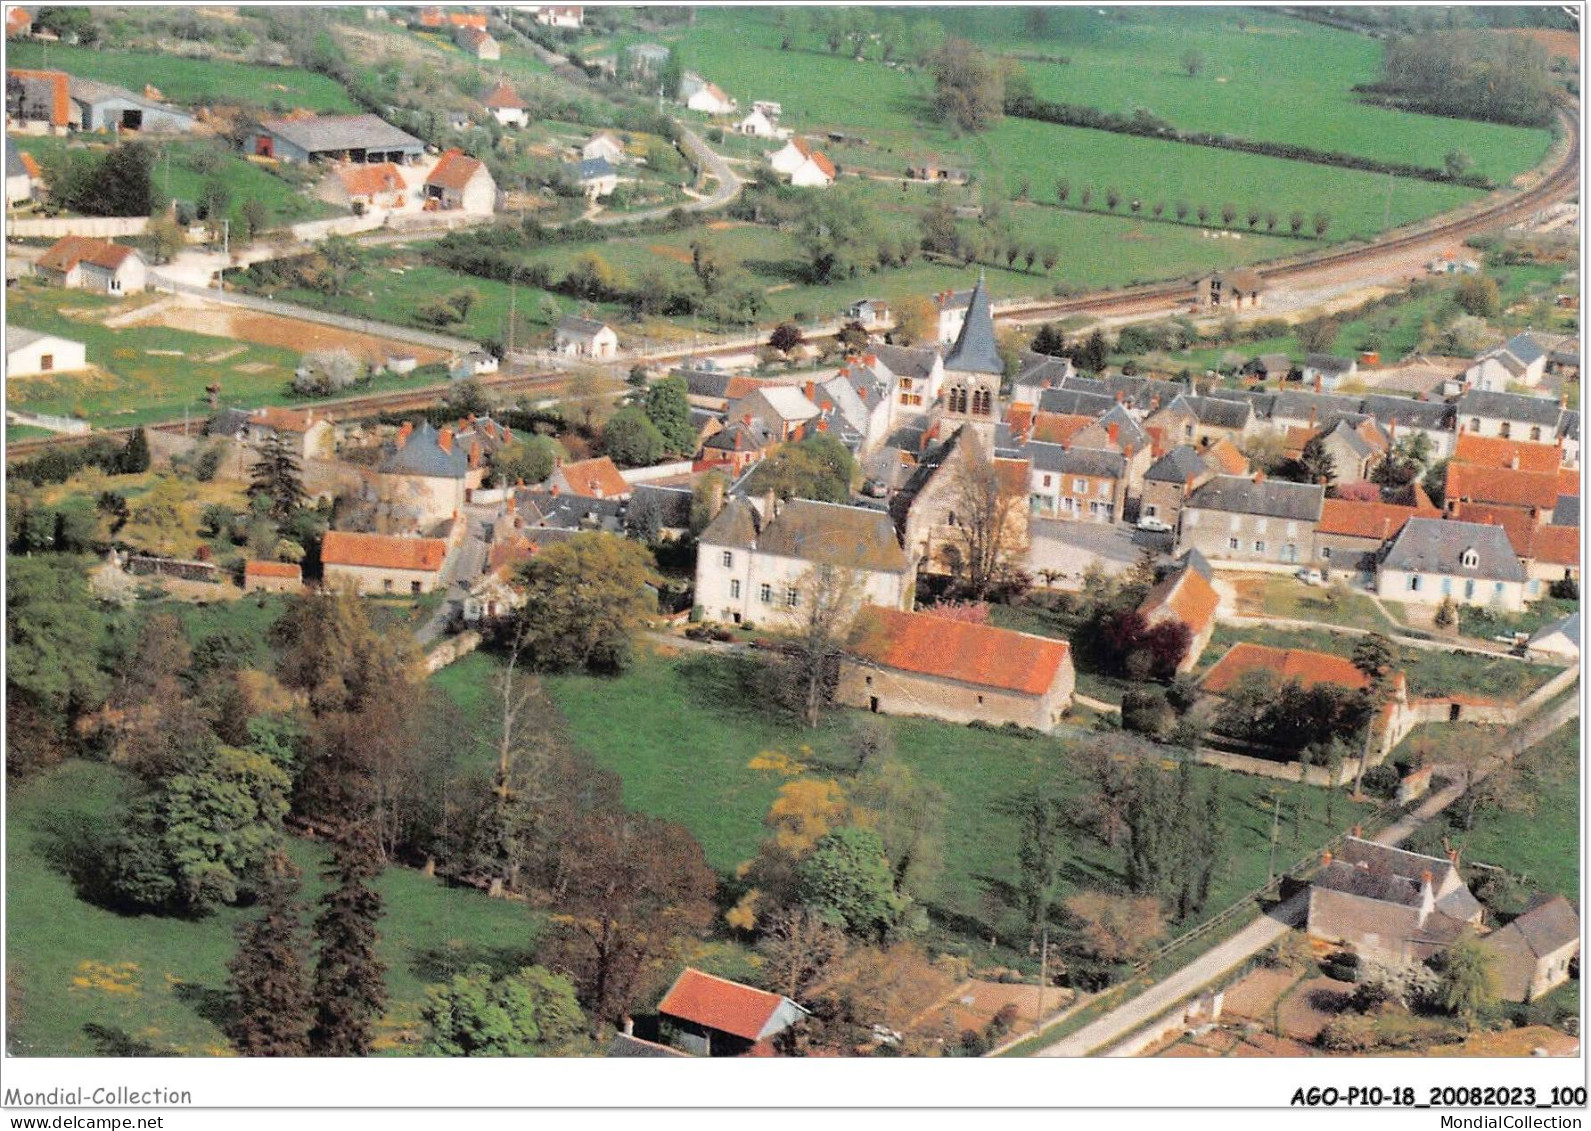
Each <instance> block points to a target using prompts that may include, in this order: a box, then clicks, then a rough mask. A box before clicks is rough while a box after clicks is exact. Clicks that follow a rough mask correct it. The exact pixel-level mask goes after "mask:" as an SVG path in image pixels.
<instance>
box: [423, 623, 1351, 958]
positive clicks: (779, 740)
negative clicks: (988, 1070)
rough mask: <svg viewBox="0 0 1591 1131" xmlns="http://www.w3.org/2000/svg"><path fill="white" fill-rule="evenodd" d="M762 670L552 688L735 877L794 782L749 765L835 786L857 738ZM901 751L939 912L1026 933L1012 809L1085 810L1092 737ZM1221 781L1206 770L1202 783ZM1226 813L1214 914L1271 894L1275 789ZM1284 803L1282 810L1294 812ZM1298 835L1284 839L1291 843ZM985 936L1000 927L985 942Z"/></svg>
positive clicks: (1232, 784)
mask: <svg viewBox="0 0 1591 1131" xmlns="http://www.w3.org/2000/svg"><path fill="white" fill-rule="evenodd" d="M493 663H494V661H493V660H492V659H491V658H490V657H488V656H485V655H482V654H480V653H476V654H475V655H472V656H470V657H467V658H466V659H464V660H462V661H460V662H459V663H457V664H455V665H453V666H452V667H451V668H449V669H447V675H446V677H445V682H444V683H443V686H444V687H445V688H446V689H447V690H449V691H450V692H451V693H453V694H454V695H455V697H457V698H459V700H460V702H461V704H466V705H467V703H468V698H467V693H466V694H460V690H461V688H469V687H472V686H475V687H478V686H479V685H480V684H482V683H483V682H484V680H485V679H486V678H487V676H488V675H489V673H490V671H491V670H492V665H493ZM759 663H760V661H755V660H734V659H726V658H724V657H720V656H701V655H691V656H686V657H682V658H665V657H662V656H658V655H655V654H651V653H643V654H642V656H641V657H639V659H638V661H637V663H636V664H635V666H634V667H633V668H632V669H631V670H629V671H628V672H626V673H625V674H624V675H623V676H621V677H619V678H616V679H595V678H589V677H583V676H560V677H556V678H551V679H548V680H547V681H546V686H547V690H548V692H549V693H550V694H551V696H552V698H553V700H554V701H555V702H556V703H557V704H558V706H559V707H560V708H561V710H562V712H563V715H564V718H565V720H566V721H567V723H568V726H569V732H570V734H571V735H572V737H573V738H574V740H575V742H576V743H577V744H578V745H579V746H580V748H581V749H583V750H584V751H585V752H586V753H587V754H589V755H590V756H591V757H592V758H593V759H594V760H595V761H596V762H597V763H598V764H600V765H602V766H603V767H605V768H607V769H610V770H613V771H615V772H616V773H618V774H619V775H620V776H621V777H622V779H623V781H624V802H625V804H626V805H629V806H632V807H634V808H636V809H639V810H641V811H643V812H648V813H655V814H657V815H659V816H662V817H666V818H669V819H671V820H677V821H681V822H682V823H684V824H685V825H686V826H687V827H688V828H689V829H690V830H691V831H692V832H693V833H694V834H695V836H696V838H697V839H698V840H699V841H700V842H701V844H702V847H703V849H704V850H705V851H706V853H707V858H708V860H709V861H710V862H711V863H712V864H713V866H714V867H716V868H718V869H720V870H723V871H726V872H727V871H730V870H732V869H734V868H735V866H736V865H738V864H740V863H742V862H744V861H746V860H748V859H750V858H751V856H752V855H753V854H754V852H755V851H756V847H757V844H758V842H759V841H760V840H761V838H762V836H763V834H764V829H763V826H762V819H763V816H764V815H765V814H766V812H767V809H768V805H769V803H770V802H771V801H772V800H773V798H774V796H775V794H776V792H777V791H778V788H779V786H780V785H781V784H783V781H784V780H785V779H783V778H781V777H779V776H778V775H776V774H774V773H771V772H769V771H767V770H757V769H751V768H750V767H749V766H748V765H747V763H748V762H749V761H750V760H751V759H752V758H754V757H755V756H756V755H757V754H758V753H760V752H763V751H769V750H777V751H780V752H782V753H784V754H787V755H789V756H791V757H793V758H796V759H799V760H802V761H804V762H806V763H807V764H808V765H809V766H811V767H812V768H813V770H814V772H816V773H819V774H822V775H823V776H835V777H840V778H842V779H843V778H844V776H845V774H846V773H847V771H848V767H849V765H850V756H849V754H848V753H846V750H847V735H848V728H849V727H850V726H851V725H852V724H853V722H854V720H856V719H857V718H858V717H859V715H858V713H856V712H850V711H836V712H833V713H832V714H831V715H830V716H829V717H828V718H827V719H826V720H825V721H824V723H823V725H822V726H820V727H819V728H818V729H817V730H815V731H808V730H805V729H802V728H799V727H793V726H791V725H789V724H788V723H787V722H786V721H785V720H784V718H783V717H781V716H779V715H777V714H776V713H775V711H776V709H775V708H771V707H768V706H767V705H766V702H765V700H763V699H759V698H755V695H756V692H755V690H753V689H749V688H748V687H747V686H746V685H745V683H744V681H745V680H746V679H747V678H748V677H750V678H753V679H755V678H756V676H757V675H758V674H759V672H760V669H759V668H757V667H751V668H747V667H744V666H742V665H746V664H752V665H756V664H759ZM885 722H886V724H887V725H888V727H889V729H890V731H891V733H892V735H893V738H894V744H895V749H896V751H897V753H898V755H899V757H901V758H902V760H903V761H905V762H906V763H907V764H908V765H910V766H911V767H912V769H914V770H915V771H916V772H918V773H919V774H921V775H922V776H923V777H925V778H927V779H928V780H930V781H933V782H935V783H937V784H938V785H939V786H941V787H942V788H943V789H944V790H945V792H946V794H947V797H948V809H947V811H946V814H945V848H944V852H945V863H946V869H945V875H944V879H943V883H942V886H941V892H940V896H939V898H938V899H937V900H936V901H935V903H936V907H937V909H938V910H939V911H940V912H942V913H943V915H944V916H945V917H946V919H947V920H948V921H950V922H954V923H960V924H962V927H961V928H960V929H961V930H964V931H974V930H978V931H982V933H983V934H984V936H985V937H986V936H987V933H988V930H1000V931H1003V930H1007V929H1014V926H1013V924H1012V921H1011V919H1012V917H1011V914H1010V912H1009V910H1008V907H1007V904H1006V902H1005V898H1004V897H1003V895H1002V894H1001V893H1002V892H1003V891H1004V890H1005V888H1006V885H1009V884H1011V883H1013V882H1014V881H1015V879H1016V851H1017V841H1018V835H1019V834H1018V828H1017V822H1016V820H1015V819H1014V817H1013V816H1011V814H1010V812H1009V810H1008V808H1007V807H1008V805H1009V803H1011V802H1012V801H1014V800H1016V799H1018V798H1019V797H1021V796H1023V795H1024V794H1026V793H1027V792H1029V791H1031V790H1032V789H1034V788H1036V787H1039V786H1050V787H1053V788H1056V789H1059V790H1060V791H1062V792H1063V793H1065V794H1067V795H1070V796H1075V797H1079V798H1081V797H1082V796H1083V795H1084V793H1085V792H1086V787H1085V785H1084V784H1083V782H1082V781H1080V780H1079V777H1078V775H1077V774H1076V773H1075V771H1073V769H1072V768H1071V765H1070V762H1069V759H1068V752H1069V751H1070V750H1073V749H1075V748H1076V747H1077V746H1078V745H1079V744H1081V743H1086V742H1088V741H1089V732H1086V731H1082V730H1075V729H1066V730H1063V731H1060V732H1058V733H1057V734H1056V735H1055V736H1053V737H1044V738H1031V739H1028V738H1022V737H1014V736H1011V735H1008V734H1000V733H995V732H991V731H984V730H977V729H973V728H969V727H962V726H952V725H947V724H944V723H939V722H934V721H930V720H925V719H908V718H896V719H887V720H885ZM1219 773H1220V771H1215V770H1210V769H1206V768H1204V767H1199V768H1197V769H1196V770H1195V774H1196V775H1197V776H1198V777H1199V778H1200V779H1201V780H1203V779H1205V778H1206V777H1207V776H1210V775H1216V774H1219ZM1221 780H1222V788H1223V790H1224V791H1225V797H1226V802H1227V823H1226V826H1225V828H1226V837H1227V841H1226V844H1227V848H1228V851H1229V853H1230V861H1229V863H1228V865H1227V866H1226V868H1225V869H1224V870H1223V871H1222V873H1221V875H1220V876H1219V879H1218V885H1217V888H1216V890H1215V893H1214V894H1213V895H1212V897H1211V903H1210V906H1209V908H1208V910H1209V911H1211V912H1213V911H1215V910H1217V909H1218V908H1220V907H1221V906H1223V905H1224V904H1226V903H1227V902H1230V901H1231V900H1232V899H1234V898H1236V897H1237V896H1238V895H1239V894H1241V893H1242V892H1245V891H1248V890H1250V889H1252V888H1255V887H1257V886H1259V885H1260V884H1261V883H1263V882H1264V880H1265V877H1266V867H1267V851H1268V846H1269V837H1270V813H1271V810H1270V804H1271V802H1270V793H1269V790H1270V789H1271V787H1272V783H1270V782H1268V781H1262V780H1261V779H1256V778H1246V777H1242V776H1240V775H1230V774H1222V775H1221ZM1297 792H1298V793H1299V794H1300V796H1301V797H1302V798H1303V803H1304V805H1305V810H1306V812H1305V819H1304V821H1303V824H1302V830H1301V835H1300V839H1299V841H1298V844H1297V846H1296V852H1295V851H1294V846H1293V844H1292V843H1291V841H1287V842H1285V846H1284V852H1286V853H1287V854H1288V855H1289V856H1292V855H1301V854H1303V853H1305V852H1307V851H1309V849H1310V847H1311V846H1313V845H1318V844H1319V843H1321V842H1322V841H1324V840H1326V839H1327V838H1328V837H1329V836H1330V835H1332V833H1333V832H1335V831H1337V830H1336V829H1335V828H1333V827H1330V826H1328V825H1327V823H1326V822H1325V820H1324V815H1323V813H1324V800H1325V798H1324V794H1323V793H1322V792H1321V791H1319V790H1315V789H1311V788H1307V787H1301V788H1300V789H1299V790H1298V791H1297ZM1286 803H1287V800H1286V799H1284V806H1285V804H1286ZM1360 811H1361V810H1359V809H1356V808H1355V807H1354V806H1352V805H1350V804H1349V803H1348V802H1347V800H1346V799H1345V798H1341V797H1339V798H1337V801H1336V812H1335V817H1336V821H1335V822H1334V824H1340V825H1342V826H1343V827H1347V826H1348V825H1350V824H1351V823H1352V820H1353V817H1354V815H1355V814H1356V813H1357V812H1360ZM1291 835H1292V834H1291V832H1290V831H1287V832H1285V833H1284V836H1285V837H1291ZM1121 869H1122V856H1121V852H1120V850H1118V851H1116V852H1114V853H1111V852H1107V851H1106V850H1105V849H1104V848H1102V847H1101V846H1100V845H1099V844H1098V843H1097V842H1096V841H1093V840H1085V839H1083V838H1082V837H1081V835H1080V837H1079V839H1078V841H1077V842H1076V843H1075V845H1074V847H1073V851H1072V854H1071V856H1070V859H1069V861H1068V864H1067V867H1066V871H1067V877H1068V882H1069V883H1070V884H1072V885H1076V886H1099V885H1104V886H1106V887H1114V886H1117V885H1119V884H1120V883H1121V882H1122V872H1121ZM975 924H984V925H988V927H987V928H985V927H981V926H975Z"/></svg>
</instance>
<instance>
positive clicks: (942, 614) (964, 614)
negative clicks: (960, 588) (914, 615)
mask: <svg viewBox="0 0 1591 1131" xmlns="http://www.w3.org/2000/svg"><path fill="white" fill-rule="evenodd" d="M923 612H925V613H927V614H928V615H929V616H932V617H938V618H939V619H940V620H953V621H960V622H961V623H963V624H988V623H989V602H987V601H939V602H937V603H935V604H932V605H929V606H928V607H927V608H926V609H924V610H923Z"/></svg>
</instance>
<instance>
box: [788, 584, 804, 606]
mask: <svg viewBox="0 0 1591 1131" xmlns="http://www.w3.org/2000/svg"><path fill="white" fill-rule="evenodd" d="M800 603H801V594H800V593H799V592H798V591H797V590H796V587H795V586H794V585H792V586H790V587H789V588H787V589H786V590H785V591H784V607H785V608H787V609H793V608H795V607H796V606H797V605H799V604H800Z"/></svg>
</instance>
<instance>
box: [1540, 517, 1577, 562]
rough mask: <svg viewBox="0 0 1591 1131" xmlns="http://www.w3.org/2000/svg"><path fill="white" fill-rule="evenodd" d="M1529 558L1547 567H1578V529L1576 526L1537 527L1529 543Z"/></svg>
mask: <svg viewBox="0 0 1591 1131" xmlns="http://www.w3.org/2000/svg"><path fill="white" fill-rule="evenodd" d="M1530 556H1531V557H1533V558H1535V559H1536V560H1537V561H1538V562H1546V563H1548V564H1549V565H1563V566H1578V565H1579V564H1580V528H1579V527H1578V526H1538V527H1536V531H1535V537H1534V541H1533V542H1532V543H1531V554H1530Z"/></svg>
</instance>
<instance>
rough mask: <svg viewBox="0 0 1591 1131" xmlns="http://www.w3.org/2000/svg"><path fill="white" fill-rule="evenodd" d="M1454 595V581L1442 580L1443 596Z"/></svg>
mask: <svg viewBox="0 0 1591 1131" xmlns="http://www.w3.org/2000/svg"><path fill="white" fill-rule="evenodd" d="M1452 595H1453V579H1452V578H1451V577H1444V578H1442V596H1444V597H1450V596H1452Z"/></svg>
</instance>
